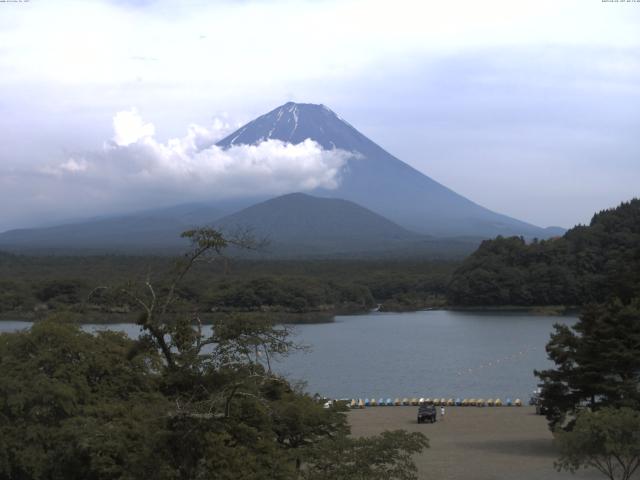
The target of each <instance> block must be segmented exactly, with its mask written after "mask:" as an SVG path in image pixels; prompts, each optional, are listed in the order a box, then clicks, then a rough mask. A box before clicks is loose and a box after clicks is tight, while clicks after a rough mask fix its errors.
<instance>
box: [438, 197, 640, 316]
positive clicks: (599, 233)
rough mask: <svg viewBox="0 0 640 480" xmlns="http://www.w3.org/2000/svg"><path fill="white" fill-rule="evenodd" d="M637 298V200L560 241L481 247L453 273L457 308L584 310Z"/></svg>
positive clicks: (451, 297)
mask: <svg viewBox="0 0 640 480" xmlns="http://www.w3.org/2000/svg"><path fill="white" fill-rule="evenodd" d="M639 294H640V200H639V199H634V200H631V201H630V202H625V203H622V204H621V205H620V206H618V207H617V208H614V209H610V210H604V211H601V212H599V213H597V214H595V215H594V216H593V219H592V220H591V223H590V224H589V225H588V226H584V225H579V226H576V227H574V228H572V229H571V230H569V231H568V232H567V233H566V234H565V235H563V236H562V237H559V238H554V239H549V240H543V241H533V242H531V243H526V242H525V240H524V239H522V238H520V237H510V238H503V237H498V238H496V239H495V240H487V241H484V242H483V243H482V244H481V245H480V247H479V248H478V250H477V251H476V252H475V253H473V254H472V255H471V256H470V257H468V258H467V259H466V260H465V261H464V262H463V264H462V265H461V266H460V267H459V268H458V269H457V270H456V271H455V272H454V274H453V277H452V279H451V282H450V283H449V285H448V291H447V299H448V301H449V303H451V304H455V305H496V306H497V305H522V306H530V305H584V304H587V303H591V302H602V301H606V300H607V299H610V298H619V299H621V300H622V301H624V302H625V303H627V302H628V301H630V299H631V298H633V297H634V296H638V295H639Z"/></svg>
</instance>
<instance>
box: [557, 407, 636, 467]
mask: <svg viewBox="0 0 640 480" xmlns="http://www.w3.org/2000/svg"><path fill="white" fill-rule="evenodd" d="M556 442H557V444H558V447H559V448H560V452H561V457H560V459H559V460H558V462H556V467H557V468H558V469H559V470H569V471H571V472H575V471H577V470H579V469H580V468H589V467H591V468H595V469H596V470H598V471H599V472H601V473H602V474H603V475H605V476H606V477H607V478H609V479H610V480H618V479H619V480H629V479H630V478H631V477H632V476H633V474H634V473H635V472H636V471H637V470H638V467H640V412H639V411H637V410H632V409H629V408H621V409H615V408H604V409H602V410H600V411H597V412H590V411H588V410H587V411H584V412H581V413H580V414H579V415H578V418H577V420H576V422H575V425H574V428H573V429H572V430H571V431H569V432H558V433H557V434H556Z"/></svg>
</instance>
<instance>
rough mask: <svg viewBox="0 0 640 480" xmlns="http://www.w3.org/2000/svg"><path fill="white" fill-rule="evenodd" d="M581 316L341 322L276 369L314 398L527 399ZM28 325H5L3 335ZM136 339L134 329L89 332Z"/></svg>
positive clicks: (311, 335)
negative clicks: (559, 329)
mask: <svg viewBox="0 0 640 480" xmlns="http://www.w3.org/2000/svg"><path fill="white" fill-rule="evenodd" d="M576 320H577V319H576V318H575V317H547V316H540V315H530V314H520V313H495V312H491V313H487V312H482V313H479V312H451V311H423V312H409V313H369V314H363V315H351V316H338V317H336V321H335V323H324V324H316V325H298V326H295V327H294V337H295V340H296V341H297V342H298V343H302V344H305V345H308V346H310V351H309V352H305V353H303V352H296V353H294V354H292V355H291V356H289V357H288V358H285V359H283V360H281V361H279V362H278V363H277V364H276V365H275V366H274V368H275V369H277V370H278V371H279V372H280V373H282V374H284V375H286V376H287V377H288V378H289V379H291V380H300V379H304V380H306V382H307V389H308V391H309V392H311V393H314V392H320V393H322V394H324V395H327V396H330V397H336V398H343V397H344V398H346V397H349V398H351V397H363V398H364V397H369V398H372V397H375V398H380V397H385V398H386V397H394V398H395V397H412V396H416V397H422V396H424V397H446V398H449V397H453V398H455V397H482V398H485V399H486V398H492V397H493V398H495V397H501V398H502V399H505V398H507V397H511V398H517V397H520V398H523V399H526V398H528V396H529V393H530V392H531V391H532V390H533V389H534V388H535V387H536V378H535V377H534V376H533V370H534V369H543V368H546V367H548V366H550V362H549V361H548V360H547V358H546V352H545V350H544V347H545V344H546V343H547V341H548V340H549V334H550V333H551V331H552V327H553V324H554V323H567V324H572V323H574V322H575V321H576ZM30 325H31V324H30V323H29V322H12V321H8V322H6V321H5V322H0V332H2V331H15V330H19V329H23V328H28V327H29V326H30ZM84 328H85V329H86V330H88V331H95V330H101V329H106V328H109V329H113V330H120V331H124V332H126V333H127V334H129V335H131V336H137V335H138V333H139V331H140V330H139V327H138V326H137V325H134V324H114V325H85V326H84Z"/></svg>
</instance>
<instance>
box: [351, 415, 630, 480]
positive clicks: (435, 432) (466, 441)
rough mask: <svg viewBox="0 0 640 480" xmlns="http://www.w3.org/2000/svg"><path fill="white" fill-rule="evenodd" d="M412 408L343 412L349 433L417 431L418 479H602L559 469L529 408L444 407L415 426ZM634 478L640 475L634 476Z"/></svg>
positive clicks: (549, 441)
mask: <svg viewBox="0 0 640 480" xmlns="http://www.w3.org/2000/svg"><path fill="white" fill-rule="evenodd" d="M417 410H418V408H417V407H370V408H366V409H362V410H352V411H351V412H349V422H350V424H351V426H352V433H353V435H356V436H363V435H364V436H366V435H373V434H377V433H380V432H381V431H383V430H395V429H400V428H402V429H405V430H408V431H411V432H413V431H418V432H423V433H424V434H425V435H427V437H428V438H429V443H430V448H429V449H427V450H425V451H424V452H423V453H421V454H420V455H418V456H417V457H416V464H417V466H418V469H419V478H421V479H451V480H459V479H460V480H461V479H471V480H500V479H510V480H514V479H515V480H546V479H554V480H555V479H559V480H560V479H572V478H573V479H598V478H604V477H603V476H602V474H600V473H599V472H597V471H595V470H593V471H592V470H583V471H580V472H578V473H576V474H574V475H572V474H571V473H568V472H562V473H559V472H557V471H556V470H555V469H554V466H553V462H554V460H555V459H556V458H557V454H556V451H555V450H554V447H553V440H552V436H551V433H550V432H549V430H548V429H547V424H546V421H545V419H544V417H542V416H538V415H535V411H534V409H533V407H499V408H496V407H485V408H479V407H449V408H447V409H446V414H445V418H444V420H442V419H441V417H440V409H438V421H437V422H436V423H435V424H418V423H417V422H416V413H417ZM636 477H637V478H640V477H638V476H636Z"/></svg>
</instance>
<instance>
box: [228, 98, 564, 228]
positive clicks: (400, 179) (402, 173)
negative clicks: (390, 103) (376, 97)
mask: <svg viewBox="0 0 640 480" xmlns="http://www.w3.org/2000/svg"><path fill="white" fill-rule="evenodd" d="M268 139H276V140H281V141H283V142H289V143H292V144H298V143H301V142H303V141H304V140H306V139H311V140H313V141H315V142H317V143H318V144H320V145H321V146H322V147H323V148H325V149H333V148H339V149H342V150H346V151H349V152H353V153H354V155H353V157H352V158H351V159H350V160H348V162H347V164H346V165H345V167H344V168H343V170H342V172H341V174H340V181H339V185H338V187H337V188H336V189H333V190H327V189H318V190H315V191H313V192H308V193H311V194H312V195H317V196H322V197H329V198H341V199H345V200H350V201H352V202H355V203H357V204H359V205H361V206H363V207H366V208H368V209H370V210H372V211H374V212H376V213H378V214H380V215H382V216H384V217H387V218H388V219H390V220H392V221H393V222H395V223H397V224H399V225H401V226H402V227H404V228H407V229H409V230H412V231H414V232H418V233H422V234H427V235H431V236H437V237H482V238H489V237H495V236H497V235H504V236H509V235H522V236H525V237H538V238H547V237H550V236H554V235H558V234H561V233H562V232H563V230H562V229H559V228H555V227H552V228H549V229H545V228H540V227H538V226H535V225H532V224H530V223H526V222H523V221H520V220H517V219H515V218H511V217H508V216H506V215H502V214H499V213H496V212H493V211H491V210H489V209H487V208H484V207H482V206H480V205H478V204H476V203H474V202H473V201H471V200H469V199H467V198H465V197H463V196H462V195H460V194H458V193H456V192H454V191H453V190H451V189H449V188H447V187H445V186H444V185H442V184H440V183H438V182H436V181H435V180H433V179H432V178H430V177H428V176H426V175H425V174H423V173H421V172H419V171H418V170H416V169H415V168H413V167H411V166H409V165H408V164H406V163H404V162H402V161H401V160H399V159H398V158H396V157H394V156H393V155H391V154H390V153H388V152H387V151H386V150H384V149H383V148H382V147H380V146H379V145H377V144H375V143H374V142H373V141H371V140H369V139H368V138H367V137H365V136H364V135H363V134H362V133H360V132H359V131H358V130H356V129H355V128H354V127H353V126H351V125H350V124H349V123H347V122H346V121H345V120H343V119H342V118H340V117H339V116H338V115H336V114H335V113H334V112H333V111H332V110H330V109H329V108H327V107H326V106H324V105H315V104H310V103H293V102H289V103H286V104H284V105H282V106H280V107H278V108H276V109H275V110H272V111H271V112H269V113H267V114H265V115H262V116H261V117H258V118H256V119H255V120H253V121H252V122H250V123H248V124H246V125H245V126H243V127H241V128H240V129H239V130H237V131H235V132H234V133H232V134H231V135H229V136H227V137H226V138H224V139H222V140H221V141H220V142H218V145H219V146H221V147H225V148H228V147H231V146H233V145H242V144H249V145H252V144H257V143H260V142H261V141H264V140H268Z"/></svg>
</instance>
